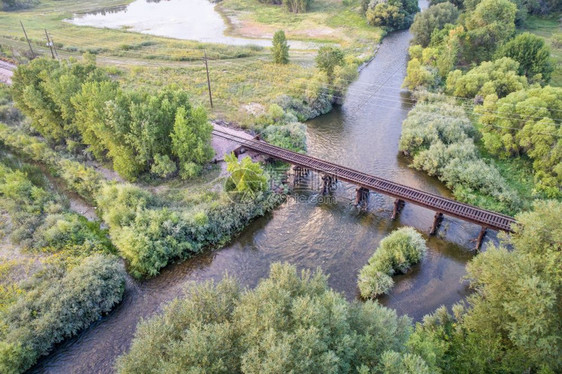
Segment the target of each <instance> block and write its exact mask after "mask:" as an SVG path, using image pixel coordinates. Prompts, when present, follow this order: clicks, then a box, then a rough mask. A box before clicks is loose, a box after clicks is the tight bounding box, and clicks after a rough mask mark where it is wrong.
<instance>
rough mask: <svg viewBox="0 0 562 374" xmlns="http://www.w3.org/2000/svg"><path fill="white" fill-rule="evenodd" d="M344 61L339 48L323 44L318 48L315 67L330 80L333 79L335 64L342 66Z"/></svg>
mask: <svg viewBox="0 0 562 374" xmlns="http://www.w3.org/2000/svg"><path fill="white" fill-rule="evenodd" d="M344 62H345V61H344V54H343V51H342V50H341V49H340V48H337V47H332V46H323V47H320V49H319V50H318V55H317V56H316V67H318V69H319V70H320V71H323V72H324V73H326V76H327V77H328V80H329V81H330V82H331V81H332V80H333V79H334V69H335V68H336V66H342V65H344Z"/></svg>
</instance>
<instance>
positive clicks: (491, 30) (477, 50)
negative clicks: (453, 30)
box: [464, 0, 517, 62]
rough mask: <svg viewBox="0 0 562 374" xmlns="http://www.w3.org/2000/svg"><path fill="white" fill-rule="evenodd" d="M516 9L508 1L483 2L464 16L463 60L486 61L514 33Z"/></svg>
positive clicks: (493, 0)
mask: <svg viewBox="0 0 562 374" xmlns="http://www.w3.org/2000/svg"><path fill="white" fill-rule="evenodd" d="M516 12H517V7H516V6H515V5H514V4H513V3H512V2H511V1H509V0H483V1H481V2H480V3H479V4H478V5H477V6H476V8H475V9H474V10H473V11H471V12H468V13H467V14H466V22H465V23H466V30H467V32H466V35H465V36H464V43H465V51H464V53H465V58H466V59H467V60H469V61H477V62H480V61H488V60H490V59H491V57H492V56H493V54H494V52H495V50H496V49H497V48H498V46H499V45H501V44H503V43H504V42H505V41H506V40H508V39H509V38H510V37H511V36H512V35H513V34H514V32H515V14H516Z"/></svg>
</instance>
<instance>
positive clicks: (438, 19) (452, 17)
mask: <svg viewBox="0 0 562 374" xmlns="http://www.w3.org/2000/svg"><path fill="white" fill-rule="evenodd" d="M458 16H459V10H458V9H457V7H456V6H454V5H453V4H451V3H449V2H444V3H441V4H437V5H432V6H430V7H429V8H427V9H426V10H424V11H423V12H421V13H418V14H416V16H415V17H414V23H412V27H410V31H411V33H412V34H413V35H414V37H413V39H412V44H420V45H421V46H423V47H427V46H428V45H429V42H430V41H431V34H432V33H433V32H434V31H435V30H439V29H442V28H443V26H445V24H448V23H450V24H453V23H455V21H456V20H457V18H458Z"/></svg>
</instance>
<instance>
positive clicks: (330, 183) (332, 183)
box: [322, 174, 338, 195]
mask: <svg viewBox="0 0 562 374" xmlns="http://www.w3.org/2000/svg"><path fill="white" fill-rule="evenodd" d="M337 182H338V179H337V178H336V177H335V176H333V175H329V174H325V175H323V176H322V195H327V194H328V193H329V192H332V191H333V190H334V189H335V187H336V183H337Z"/></svg>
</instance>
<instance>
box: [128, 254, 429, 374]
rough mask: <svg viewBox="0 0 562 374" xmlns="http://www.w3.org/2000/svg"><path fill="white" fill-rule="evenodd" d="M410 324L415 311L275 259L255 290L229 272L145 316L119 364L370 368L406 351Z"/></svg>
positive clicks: (255, 369) (145, 367)
mask: <svg viewBox="0 0 562 374" xmlns="http://www.w3.org/2000/svg"><path fill="white" fill-rule="evenodd" d="M409 329H410V327H409V319H408V317H397V315H396V312H394V311H392V310H390V309H387V308H385V307H383V306H380V305H379V304H377V303H374V302H370V301H369V302H366V303H348V302H347V301H346V300H345V299H344V298H343V297H342V296H341V295H339V294H337V293H335V292H334V291H332V290H330V289H329V288H328V284H327V277H326V276H325V275H323V274H322V273H321V272H320V271H317V272H315V273H311V272H310V271H303V272H302V273H301V275H300V276H299V275H298V273H297V270H296V268H295V267H294V266H290V265H280V264H273V265H272V266H271V270H270V276H269V278H267V279H263V280H261V281H260V283H259V284H258V286H257V287H256V288H255V289H253V290H242V289H241V287H240V285H239V284H238V283H237V282H236V281H234V280H232V279H231V278H229V277H226V278H225V279H223V280H222V281H221V282H220V283H219V284H217V285H214V284H212V283H206V284H203V285H199V286H196V287H194V289H193V290H192V291H190V293H189V294H188V295H187V296H186V297H185V298H182V299H180V300H176V301H174V302H172V303H171V304H169V305H168V306H167V307H166V309H165V311H164V313H163V314H162V315H160V316H156V317H154V318H152V319H151V320H148V321H145V322H141V324H139V326H138V328H137V332H136V334H135V339H134V341H133V344H132V346H131V350H130V351H129V353H127V354H126V355H124V356H122V357H120V358H119V359H118V362H117V370H118V372H119V373H138V372H145V373H156V372H160V371H167V372H194V371H206V372H243V373H264V372H292V373H341V372H351V373H357V372H359V371H361V372H365V369H366V368H375V367H377V365H379V364H380V363H381V362H384V363H388V361H389V360H385V359H384V356H385V354H386V355H388V354H389V353H385V352H391V351H394V352H403V350H404V349H403V343H404V341H405V339H407V337H408V335H409ZM412 356H413V355H412ZM416 358H417V359H419V357H417V356H416ZM404 359H405V360H407V359H410V358H409V357H404ZM420 365H422V366H423V361H421V362H420ZM361 366H363V367H364V368H365V369H363V370H360V367H361ZM415 372H417V371H415V368H412V369H411V370H405V371H402V373H415Z"/></svg>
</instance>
